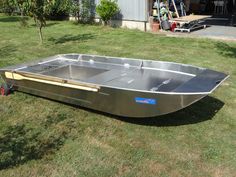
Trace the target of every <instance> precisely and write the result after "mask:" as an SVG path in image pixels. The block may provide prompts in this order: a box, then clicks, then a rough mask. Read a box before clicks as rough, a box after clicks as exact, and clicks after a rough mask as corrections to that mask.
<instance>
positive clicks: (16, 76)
mask: <svg viewBox="0 0 236 177" xmlns="http://www.w3.org/2000/svg"><path fill="white" fill-rule="evenodd" d="M5 76H6V78H8V79H13V80H29V81H34V82H40V83H45V84H50V85H56V86H61V87H68V88H74V89H79V90H86V91H92V92H98V88H95V87H89V86H86V85H76V84H71V83H63V81H62V82H57V81H50V80H44V79H39V78H33V77H26V76H23V75H21V74H18V73H13V72H5Z"/></svg>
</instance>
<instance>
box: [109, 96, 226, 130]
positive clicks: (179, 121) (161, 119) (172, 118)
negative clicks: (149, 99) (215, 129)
mask: <svg viewBox="0 0 236 177" xmlns="http://www.w3.org/2000/svg"><path fill="white" fill-rule="evenodd" d="M223 106H224V102H222V101H220V100H219V99H216V98H214V97H211V96H207V97H205V98H203V99H202V100H200V101H198V102H196V103H194V104H192V105H191V106H188V107H186V108H184V109H182V110H179V111H177V112H174V113H170V114H167V115H162V116H157V117H151V118H123V117H117V116H115V117H114V116H112V117H113V118H115V119H118V120H121V121H124V122H128V123H132V124H138V125H144V126H157V127H165V126H181V125H188V124H196V123H199V122H204V121H207V120H211V119H213V118H214V116H215V115H216V114H217V112H218V111H219V110H220V109H221V108H222V107H223Z"/></svg>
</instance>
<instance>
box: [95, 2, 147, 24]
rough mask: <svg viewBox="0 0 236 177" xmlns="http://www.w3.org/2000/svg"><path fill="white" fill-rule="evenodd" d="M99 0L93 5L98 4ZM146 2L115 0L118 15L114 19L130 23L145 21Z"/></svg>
mask: <svg viewBox="0 0 236 177" xmlns="http://www.w3.org/2000/svg"><path fill="white" fill-rule="evenodd" d="M99 1H100V0H95V4H99ZM147 2H148V0H117V3H118V6H119V8H120V14H119V15H118V16H117V17H116V19H123V20H131V21H147V15H148V13H147V12H148V10H147V9H148V7H147Z"/></svg>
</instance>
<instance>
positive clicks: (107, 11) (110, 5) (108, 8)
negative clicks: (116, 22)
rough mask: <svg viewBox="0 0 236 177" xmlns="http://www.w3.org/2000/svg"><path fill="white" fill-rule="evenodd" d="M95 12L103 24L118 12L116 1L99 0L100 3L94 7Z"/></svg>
mask: <svg viewBox="0 0 236 177" xmlns="http://www.w3.org/2000/svg"><path fill="white" fill-rule="evenodd" d="M96 12H97V13H98V15H99V16H100V17H101V19H102V21H103V22H104V25H107V24H108V21H109V20H110V19H111V18H112V17H113V16H114V15H115V14H116V13H118V12H119V7H118V5H117V2H116V1H114V0H101V2H100V4H99V5H98V6H97V7H96Z"/></svg>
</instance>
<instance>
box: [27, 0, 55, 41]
mask: <svg viewBox="0 0 236 177" xmlns="http://www.w3.org/2000/svg"><path fill="white" fill-rule="evenodd" d="M27 1H28V4H29V6H28V8H27V9H26V12H27V14H28V15H29V16H32V17H33V19H34V22H35V24H36V27H37V28H38V32H39V38H40V42H41V43H43V34H42V28H43V27H45V26H46V15H48V13H49V9H50V6H52V5H53V4H54V0H27Z"/></svg>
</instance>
